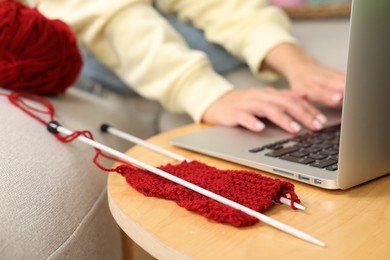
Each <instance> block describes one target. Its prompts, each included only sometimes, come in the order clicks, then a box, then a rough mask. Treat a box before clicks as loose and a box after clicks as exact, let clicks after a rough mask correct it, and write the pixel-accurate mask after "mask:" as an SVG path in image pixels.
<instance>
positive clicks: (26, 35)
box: [0, 0, 300, 227]
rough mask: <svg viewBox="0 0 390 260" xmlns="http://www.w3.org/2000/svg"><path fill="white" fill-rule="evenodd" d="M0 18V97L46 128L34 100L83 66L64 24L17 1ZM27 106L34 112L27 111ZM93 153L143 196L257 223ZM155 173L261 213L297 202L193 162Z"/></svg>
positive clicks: (6, 0) (270, 182)
mask: <svg viewBox="0 0 390 260" xmlns="http://www.w3.org/2000/svg"><path fill="white" fill-rule="evenodd" d="M0 17H1V19H0V86H2V87H5V88H8V89H10V90H13V92H11V93H10V94H4V93H0V95H2V96H6V97H7V98H8V100H9V101H10V103H12V104H13V105H15V106H16V107H18V108H19V109H21V110H22V111H24V112H25V113H26V114H27V115H29V116H31V117H32V118H34V119H35V120H37V121H39V122H40V123H42V124H43V125H45V126H49V123H50V122H52V121H53V120H54V108H53V106H52V105H51V103H50V102H49V101H48V100H47V99H45V98H43V97H42V96H37V95H35V94H39V95H58V94H60V93H63V92H64V91H65V90H66V88H67V87H68V86H70V85H71V84H72V83H73V81H74V80H75V79H76V77H77V75H78V74H79V72H80V69H81V65H82V62H81V56H80V53H79V50H78V48H77V45H76V39H75V37H74V35H73V33H72V32H71V30H70V29H69V27H68V26H67V25H66V24H64V23H63V22H61V21H59V20H49V19H46V18H45V17H44V16H42V15H41V14H40V13H39V12H38V10H37V9H30V8H28V7H26V6H25V5H23V4H21V3H19V2H16V1H12V0H3V1H1V0H0ZM25 100H28V101H29V102H25ZM31 101H33V102H35V105H36V106H35V105H30V102H31ZM44 117H46V118H44ZM48 129H49V131H51V132H52V133H53V134H54V136H55V137H56V138H57V139H58V140H59V141H61V142H64V143H68V142H71V141H73V140H75V139H76V138H77V137H79V136H81V135H82V136H85V137H87V138H90V139H93V136H92V133H91V132H90V131H75V132H74V133H73V134H71V135H68V136H61V135H60V134H59V133H58V132H56V131H53V129H50V128H49V127H48ZM95 150H96V155H95V157H94V159H93V161H94V163H95V165H96V166H97V167H99V168H100V169H102V170H104V171H108V172H117V173H119V174H121V175H122V176H123V177H124V178H125V179H126V181H127V183H128V184H129V185H131V186H132V187H134V188H135V189H136V190H137V191H139V192H141V193H142V194H144V195H146V196H154V197H159V198H164V199H169V200H174V201H176V203H177V204H178V205H179V206H181V207H184V208H186V209H188V210H191V211H194V212H197V213H198V214H201V215H202V216H205V217H207V218H209V219H212V220H214V221H216V222H222V223H230V224H231V225H233V226H237V227H242V226H250V225H253V224H255V223H257V222H258V221H259V220H258V219H257V218H254V217H252V216H249V215H247V214H246V213H244V212H242V211H240V210H236V209H234V208H231V207H229V206H227V205H224V204H222V203H219V202H217V201H215V200H213V199H211V198H208V197H206V196H204V195H201V194H199V193H197V192H195V191H192V190H190V189H188V188H186V187H184V186H182V185H179V184H176V183H174V182H171V181H169V180H167V179H164V178H163V177H160V176H158V175H156V174H154V173H151V172H149V171H147V170H144V169H139V168H137V167H135V166H133V165H130V164H128V163H127V162H123V161H122V162H121V161H119V160H117V159H115V158H113V157H111V156H108V155H105V154H103V153H102V152H101V151H100V150H99V149H95ZM99 156H104V157H106V158H109V159H111V160H115V161H119V162H121V163H123V164H122V165H120V166H118V167H116V168H114V169H109V168H105V167H104V166H102V165H101V164H100V163H99V162H98V158H99ZM159 168H160V169H161V170H163V171H165V172H168V173H170V174H172V175H175V176H177V177H179V178H181V179H184V180H186V181H189V182H191V183H193V184H195V185H197V186H200V187H202V188H204V189H206V190H209V191H211V192H214V193H216V194H219V195H221V196H223V197H225V198H227V199H230V200H232V201H235V202H237V203H239V204H241V205H243V206H246V207H248V208H251V209H253V210H255V211H258V212H261V213H262V212H264V211H265V210H267V209H268V208H269V207H270V206H271V205H272V203H273V201H274V200H275V201H279V198H280V197H289V198H290V199H291V201H292V204H291V205H292V207H293V203H294V202H297V203H299V202H300V200H299V198H298V196H297V195H296V194H295V192H294V186H293V184H291V183H289V182H285V181H281V180H278V179H272V178H269V177H265V176H262V175H259V174H257V173H254V172H250V171H233V170H219V169H217V168H215V167H211V166H208V165H206V164H203V163H200V162H197V161H192V162H182V163H180V164H177V165H172V164H168V165H165V166H160V167H159Z"/></svg>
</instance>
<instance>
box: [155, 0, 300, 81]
mask: <svg viewBox="0 0 390 260" xmlns="http://www.w3.org/2000/svg"><path fill="white" fill-rule="evenodd" d="M157 4H158V6H159V8H160V9H162V10H163V11H164V12H166V13H176V14H177V15H178V16H179V17H180V18H181V20H183V21H184V22H189V23H192V24H194V25H195V26H197V27H198V28H201V29H203V30H204V32H205V35H206V37H207V39H208V40H209V41H211V42H214V43H217V44H219V45H222V46H224V47H225V48H226V49H227V50H229V51H230V52H231V53H232V54H234V55H235V56H236V57H237V58H239V59H241V60H244V61H246V63H247V64H248V66H249V67H250V68H251V71H252V72H253V73H254V74H255V75H259V68H260V66H261V63H262V61H263V60H264V58H265V56H266V55H267V54H268V52H269V51H270V50H271V49H272V48H273V47H275V46H276V45H278V44H280V43H285V42H289V43H293V44H296V40H295V39H294V38H293V37H292V36H291V34H290V33H289V30H290V27H291V22H290V20H289V18H288V17H287V16H286V14H285V13H284V12H283V11H282V10H281V9H280V8H278V7H274V6H271V5H269V4H268V3H267V1H266V0H244V1H243V0H230V1H225V0H213V1H210V0H196V1H193V0H158V1H157ZM268 73H269V72H266V71H265V72H264V74H268Z"/></svg>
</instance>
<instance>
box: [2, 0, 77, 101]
mask: <svg viewBox="0 0 390 260" xmlns="http://www.w3.org/2000/svg"><path fill="white" fill-rule="evenodd" d="M81 67H82V58H81V55H80V52H79V49H78V47H77V40H76V37H75V36H74V34H73V32H72V31H71V29H70V28H69V26H68V25H66V24H65V23H64V22H62V21H60V20H49V19H47V18H46V17H44V16H43V15H42V14H41V13H40V12H39V11H38V10H37V9H36V8H29V7H27V6H25V5H24V4H22V3H19V2H17V1H13V0H3V1H2V0H0V86H1V87H3V88H7V89H11V90H14V91H22V92H27V93H33V94H43V95H57V94H60V93H63V92H64V91H65V90H66V89H67V88H68V87H69V86H70V85H71V84H72V83H73V82H74V81H75V80H76V78H77V76H78V75H79V73H80V71H81Z"/></svg>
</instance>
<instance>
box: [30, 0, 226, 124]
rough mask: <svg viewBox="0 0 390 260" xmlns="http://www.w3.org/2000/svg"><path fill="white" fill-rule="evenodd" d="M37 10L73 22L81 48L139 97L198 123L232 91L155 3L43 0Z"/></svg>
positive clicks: (119, 0)
mask: <svg viewBox="0 0 390 260" xmlns="http://www.w3.org/2000/svg"><path fill="white" fill-rule="evenodd" d="M30 3H31V4H35V3H34V1H33V0H31V1H30ZM37 7H38V9H39V10H40V11H41V12H42V13H43V14H45V15H46V16H48V17H49V18H58V19H61V20H63V21H64V22H66V23H68V24H69V25H70V26H71V27H72V29H73V31H74V32H75V34H76V35H77V37H78V39H79V41H80V44H81V45H82V46H83V47H85V48H86V49H88V50H90V51H91V52H93V53H94V55H95V56H96V57H97V58H98V59H99V60H100V61H101V62H103V63H104V64H105V65H106V66H108V67H109V68H111V69H112V70H113V71H114V72H115V73H116V74H117V75H118V76H120V77H121V78H122V79H123V80H124V81H125V82H126V83H127V84H128V85H130V86H132V87H133V88H134V89H135V91H137V92H138V93H139V94H140V95H142V96H144V97H146V98H149V99H155V100H158V101H160V102H161V103H162V105H163V106H164V107H165V108H167V109H169V110H170V111H173V112H186V113H188V114H189V115H190V116H191V117H192V118H193V119H194V121H196V122H199V121H200V120H201V118H202V115H203V113H204V111H205V110H206V109H207V108H208V107H209V106H210V105H211V104H212V103H213V102H214V101H215V100H217V99H218V98H220V97H221V96H222V95H223V94H224V93H226V92H227V91H229V90H231V89H232V88H233V86H232V85H231V84H230V83H229V82H227V81H226V80H225V79H224V78H222V77H221V76H219V75H218V74H217V73H215V72H214V71H213V69H212V67H211V64H210V62H209V60H208V58H207V57H206V56H205V54H203V53H201V52H198V51H193V50H190V49H189V48H188V47H187V45H186V43H185V42H184V40H183V39H182V38H181V37H180V36H179V34H178V33H176V32H175V31H174V30H173V29H172V28H171V27H170V25H169V23H167V21H166V20H165V19H164V18H163V17H161V15H160V14H159V13H158V12H156V10H155V9H154V8H153V7H152V4H151V1H147V0H115V1H107V0H83V1H79V0H39V4H38V6H37Z"/></svg>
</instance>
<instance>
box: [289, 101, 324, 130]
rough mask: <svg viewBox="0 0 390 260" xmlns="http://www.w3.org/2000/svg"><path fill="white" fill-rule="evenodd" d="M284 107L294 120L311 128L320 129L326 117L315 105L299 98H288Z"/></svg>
mask: <svg viewBox="0 0 390 260" xmlns="http://www.w3.org/2000/svg"><path fill="white" fill-rule="evenodd" d="M283 107H284V109H285V110H286V111H287V112H288V113H289V114H290V115H291V116H292V117H293V118H295V119H296V120H298V121H299V122H301V123H303V124H304V125H305V126H306V127H307V128H309V129H311V130H314V131H315V130H321V129H322V128H323V127H324V124H325V123H326V122H327V118H326V116H325V115H324V114H322V113H321V111H320V110H318V109H317V108H316V107H314V106H313V105H311V104H310V103H308V102H306V101H305V100H301V99H296V98H295V99H290V100H287V101H286V102H284V104H283Z"/></svg>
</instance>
